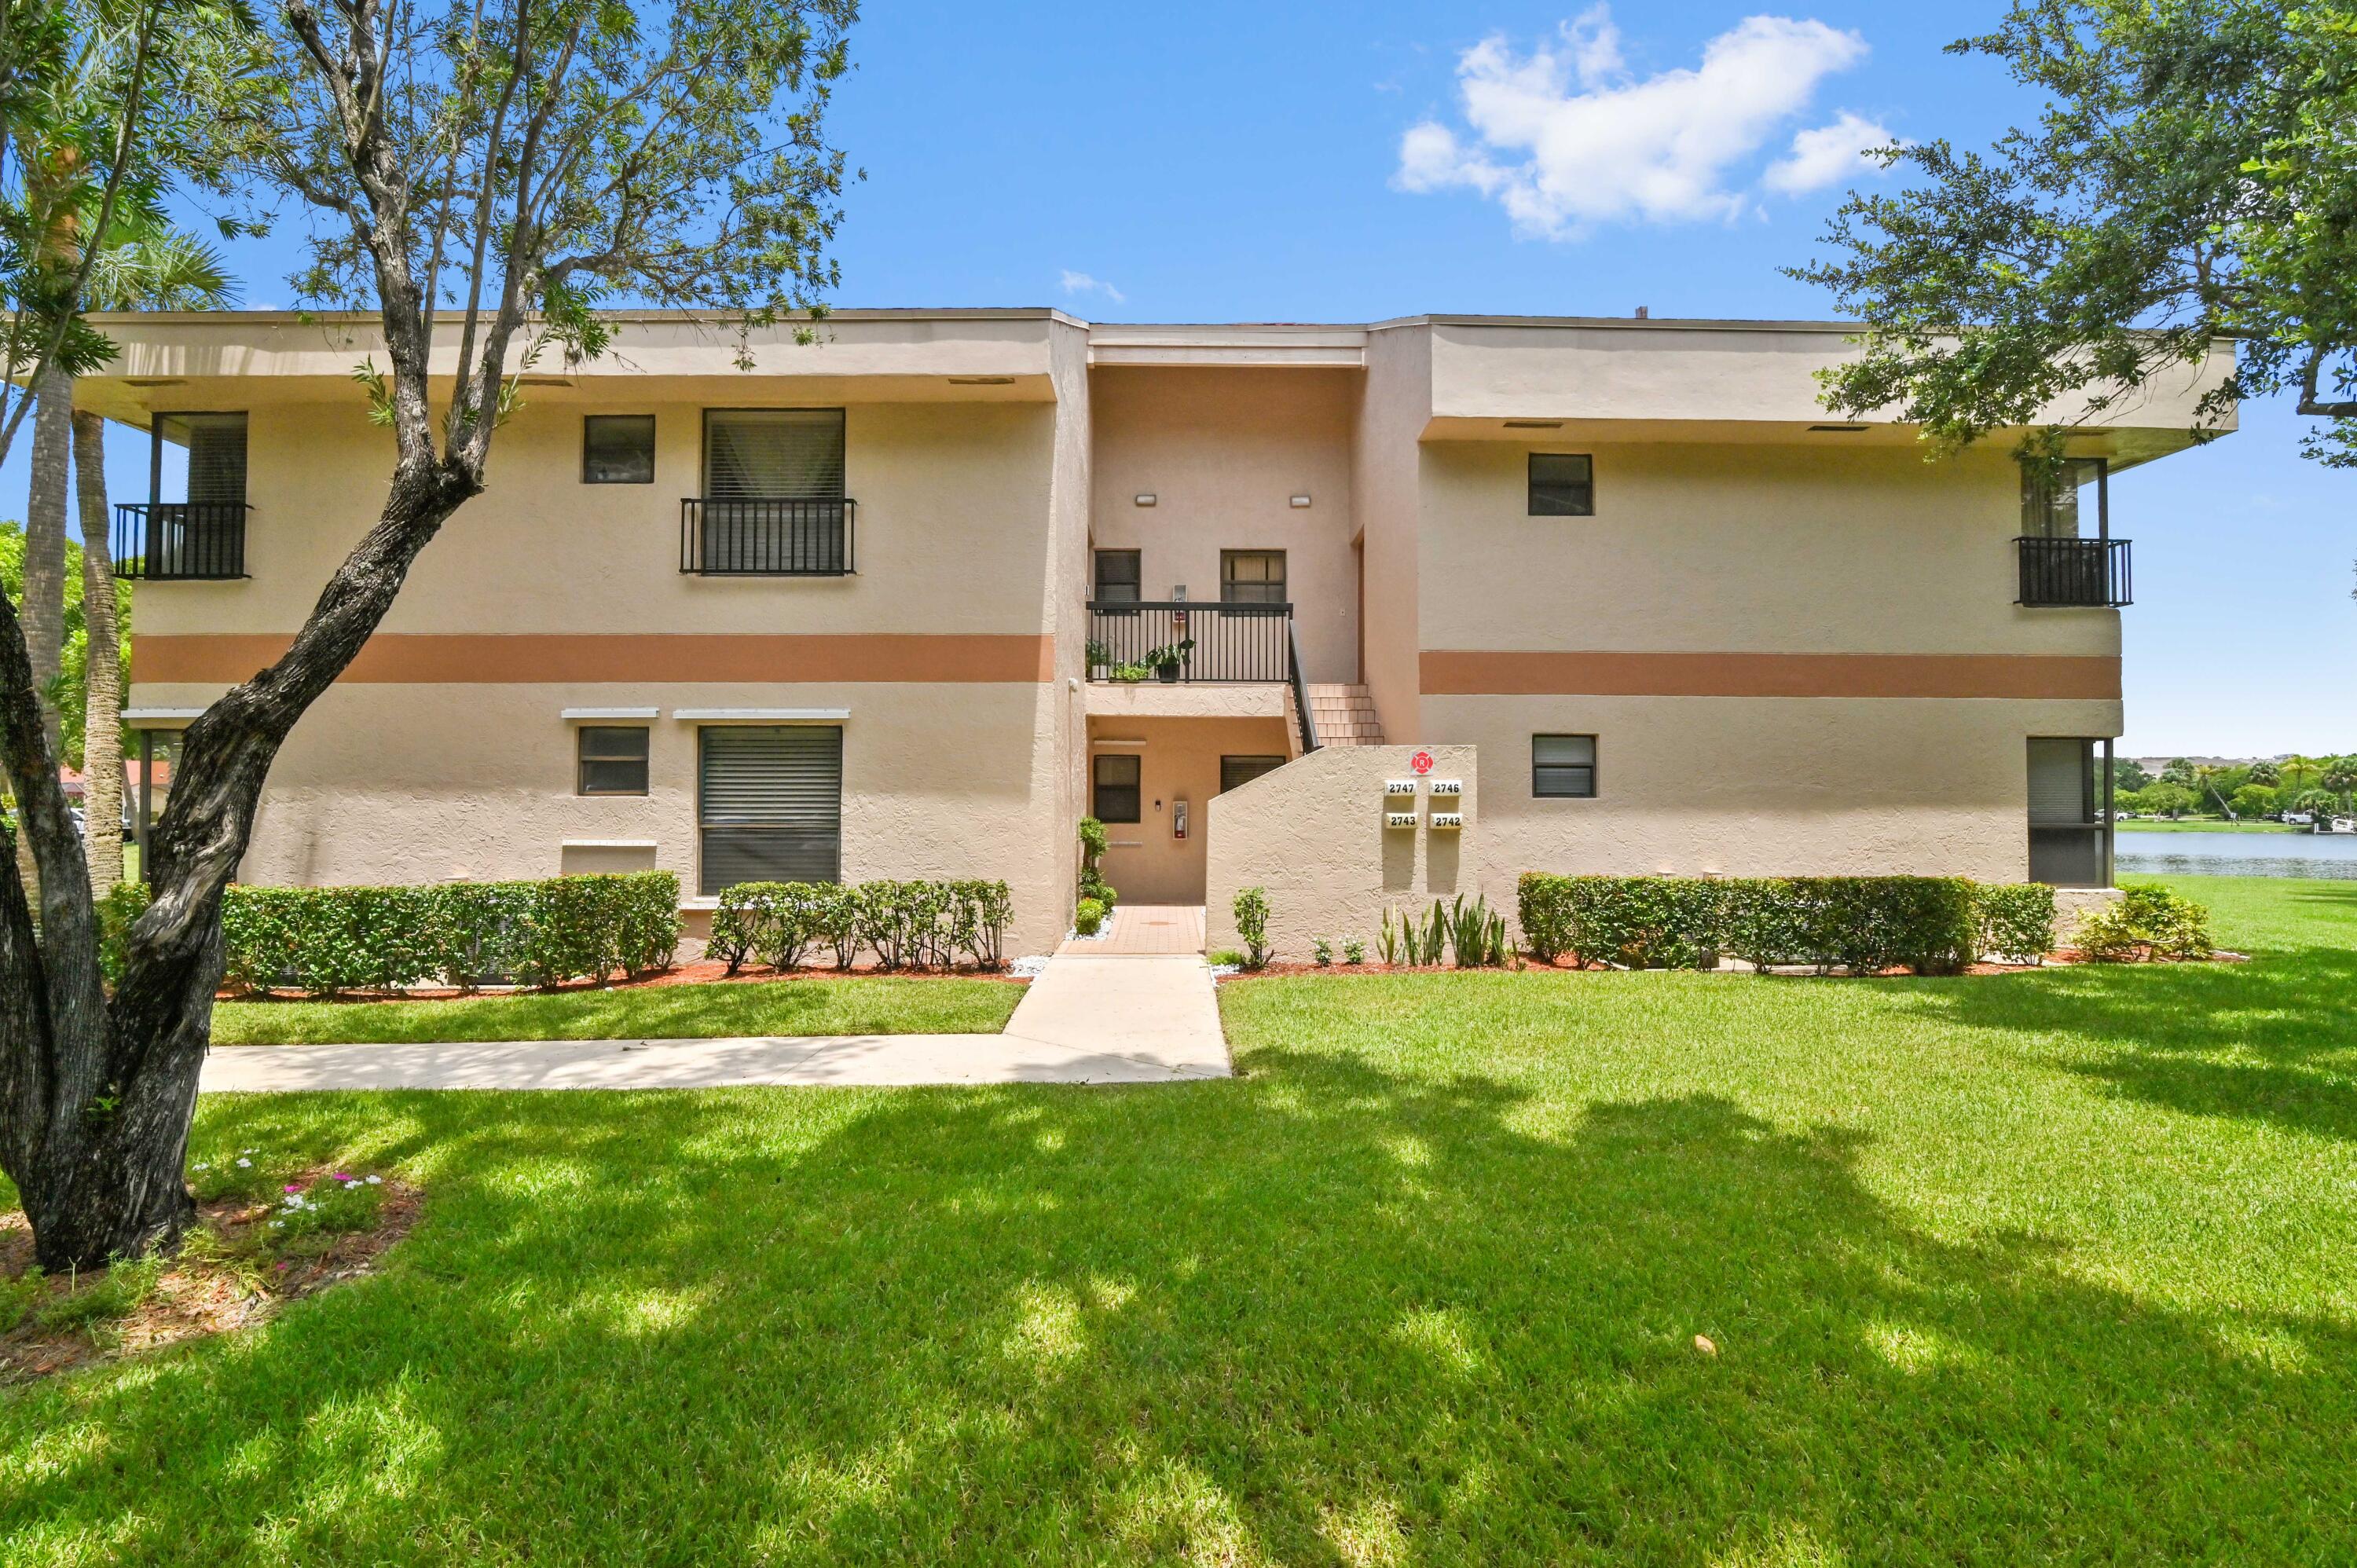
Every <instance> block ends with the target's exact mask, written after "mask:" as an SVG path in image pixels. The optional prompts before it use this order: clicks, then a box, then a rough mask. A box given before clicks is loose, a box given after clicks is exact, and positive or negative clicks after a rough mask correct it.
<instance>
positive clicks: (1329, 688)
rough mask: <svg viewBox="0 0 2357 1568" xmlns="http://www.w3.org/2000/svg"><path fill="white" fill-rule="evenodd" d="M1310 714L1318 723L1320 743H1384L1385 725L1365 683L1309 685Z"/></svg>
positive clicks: (1332, 744) (1357, 744)
mask: <svg viewBox="0 0 2357 1568" xmlns="http://www.w3.org/2000/svg"><path fill="white" fill-rule="evenodd" d="M1309 716H1310V718H1311V719H1312V720H1313V721H1314V722H1315V723H1316V725H1317V726H1318V745H1320V746H1381V745H1383V725H1382V723H1381V722H1380V721H1378V720H1377V719H1376V717H1375V704H1374V702H1373V700H1372V698H1370V697H1369V696H1368V695H1367V689H1366V688H1365V687H1364V686H1356V685H1352V686H1344V685H1333V684H1329V685H1320V684H1318V683H1316V682H1312V683H1311V685H1310V687H1309Z"/></svg>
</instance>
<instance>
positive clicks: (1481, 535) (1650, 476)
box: [1418, 433, 2134, 655]
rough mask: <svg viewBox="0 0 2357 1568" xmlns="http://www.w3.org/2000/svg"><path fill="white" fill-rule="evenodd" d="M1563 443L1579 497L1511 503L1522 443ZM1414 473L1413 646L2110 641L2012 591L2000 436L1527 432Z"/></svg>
mask: <svg viewBox="0 0 2357 1568" xmlns="http://www.w3.org/2000/svg"><path fill="white" fill-rule="evenodd" d="M1518 434H1519V435H1532V434H1535V433H1518ZM1824 439H1825V440H1826V441H1827V442H1829V443H1834V442H1838V441H1839V440H1840V437H1838V436H1827V437H1825V438H1824ZM1566 450H1569V451H1586V452H1590V453H1592V454H1593V456H1594V457H1595V472H1596V515H1595V516H1593V517H1532V516H1529V515H1528V507H1529V499H1528V463H1529V456H1528V454H1529V453H1530V452H1532V451H1566ZM1423 472H1424V491H1423V493H1424V528H1423V531H1422V532H1421V535H1420V537H1419V541H1418V543H1419V560H1420V564H1421V568H1422V570H1421V580H1420V583H1419V590H1418V596H1419V606H1418V607H1419V622H1420V627H1421V631H1422V637H1423V646H1424V647H1426V648H1434V649H1512V650H1531V649H1579V650H1604V649H1615V650H1617V649H1626V650H1697V651H1706V652H1736V651H1740V652H1771V651H1793V652H1870V653H2006V654H2081V655H2116V654H2117V653H2118V652H2119V647H2120V644H2119V614H2118V612H2117V611H2114V610H2080V609H2062V610H2058V609H2024V608H2021V607H2018V606H2017V605H2015V604H2014V602H2013V600H2014V596H2015V593H2016V591H2017V587H2018V564H2017V557H2016V553H2015V547H2014V544H2013V540H2014V537H2015V536H2016V535H2017V534H2018V533H2019V532H2021V529H2020V520H2021V502H2020V479H2019V477H2018V469H2017V467H2015V465H2014V463H2013V461H2012V459H2011V457H2010V456H2008V455H2007V454H2006V453H2004V452H2000V451H1996V450H1990V449H1979V450H1975V451H1972V452H1969V453H1967V454H1965V455H1964V456H1961V457H1958V458H1954V459H1952V460H1945V461H1937V462H1927V461H1925V460H1924V458H1923V457H1922V456H1921V455H1920V454H1918V453H1916V452H1912V451H1908V450H1903V449H1888V448H1873V449H1866V450H1846V449H1844V448H1842V447H1840V446H1826V447H1824V448H1823V449H1819V448H1814V447H1795V446H1650V445H1643V446H1604V445H1598V444H1594V443H1580V444H1572V443H1566V442H1563V441H1561V440H1558V439H1553V438H1549V437H1547V436H1545V435H1538V436H1537V438H1536V439H1525V440H1521V441H1516V442H1513V443H1503V442H1466V441H1449V442H1428V443H1426V445H1425V447H1424V464H1423ZM2113 514H2114V515H2113V528H2114V531H2115V532H2117V533H2120V534H2131V533H2133V532H2134V530H2133V528H2132V526H2129V523H2130V520H2128V519H2126V518H2124V517H2122V516H2121V515H2120V509H2119V508H2117V507H2115V508H2114V509H2113Z"/></svg>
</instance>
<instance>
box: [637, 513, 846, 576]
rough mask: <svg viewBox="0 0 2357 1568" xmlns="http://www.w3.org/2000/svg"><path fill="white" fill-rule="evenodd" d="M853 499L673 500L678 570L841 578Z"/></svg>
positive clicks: (725, 574) (704, 574)
mask: <svg viewBox="0 0 2357 1568" xmlns="http://www.w3.org/2000/svg"><path fill="white" fill-rule="evenodd" d="M856 510H857V507H856V503H855V502H852V501H848V500H838V499H808V498H798V497H796V498H790V497H783V496H775V497H758V498H754V499H730V500H722V499H715V498H709V497H703V496H688V497H686V498H684V499H682V500H681V501H680V503H679V569H680V570H681V571H683V572H692V573H694V574H696V575H700V576H705V577H846V576H849V575H851V574H852V572H853V571H854V570H855V567H854V565H853V561H852V552H851V532H852V518H853V514H854V513H855V512H856Z"/></svg>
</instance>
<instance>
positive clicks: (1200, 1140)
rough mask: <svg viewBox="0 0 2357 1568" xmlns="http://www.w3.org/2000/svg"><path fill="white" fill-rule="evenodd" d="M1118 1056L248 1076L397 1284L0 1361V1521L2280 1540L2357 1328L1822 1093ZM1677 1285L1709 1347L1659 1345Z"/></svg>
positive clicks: (667, 1537)
mask: <svg viewBox="0 0 2357 1568" xmlns="http://www.w3.org/2000/svg"><path fill="white" fill-rule="evenodd" d="M1253 1068H1254V1073H1253V1075H1252V1076H1251V1077H1250V1078H1247V1079H1240V1080H1236V1081H1232V1082H1227V1083H1215V1084H1202V1085H1189V1086H1179V1087H1172V1088H1167V1089H1153V1090H1039V1089H1031V1090H1014V1089H1009V1090H983V1091H941V1090H920V1091H904V1092H899V1093H849V1092H823V1091H822V1092H813V1091H791V1090H789V1091H767V1092H764V1091H748V1092H736V1093H707V1094H668V1095H646V1094H640V1095H609V1094H587V1093H565V1094H543V1095H537V1096H533V1095H513V1096H492V1095H470V1094H444V1095H422V1094H413V1095H388V1096H381V1097H362V1096H336V1097H328V1096H319V1097H285V1098H277V1099H269V1100H259V1101H238V1102H231V1103H222V1102H219V1101H211V1102H208V1104H207V1106H206V1112H205V1114H206V1120H207V1123H208V1129H207V1131H208V1135H209V1136H214V1137H224V1138H228V1139H231V1140H234V1139H239V1138H242V1139H243V1140H245V1141H246V1142H248V1143H252V1144H263V1145H264V1146H267V1147H272V1148H281V1147H284V1148H297V1149H305V1150H311V1151H314V1152H317V1153H319V1154H322V1155H333V1154H339V1153H342V1152H345V1151H363V1152H367V1153H370V1154H371V1155H375V1156H377V1157H381V1158H384V1159H388V1160H402V1161H406V1162H408V1164H409V1165H410V1166H411V1167H413V1168H416V1169H418V1170H419V1171H420V1173H421V1174H423V1175H425V1176H427V1178H428V1179H429V1181H430V1182H431V1184H432V1198H431V1202H430V1206H429V1208H428V1211H427V1214H426V1217H425V1221H424V1222H423V1223H422V1224H421V1225H420V1227H419V1229H418V1230H417V1231H416V1232H415V1233H414V1236H413V1237H412V1238H411V1240H410V1241H409V1242H407V1243H405V1244H404V1250H403V1251H402V1252H401V1253H399V1254H397V1255H396V1262H395V1266H394V1267H393V1269H392V1270H391V1271H390V1272H389V1273H388V1274H387V1275H386V1276H385V1277H383V1278H381V1279H377V1280H373V1281H369V1282H364V1283H361V1284H358V1285H355V1286H352V1287H350V1288H348V1289H346V1290H343V1291H340V1292H338V1293H335V1294H330V1295H328V1296H325V1297H321V1298H318V1299H317V1300H314V1301H312V1302H308V1303H306V1304H303V1305H300V1306H299V1307H297V1308H296V1309H295V1310H293V1311H290V1312H289V1313H288V1314H287V1315H286V1316H285V1317H284V1318H283V1319H282V1320H281V1321H280V1322H278V1323H277V1324H276V1325H274V1326H272V1327H270V1328H269V1329H268V1330H266V1331H264V1332H263V1333H260V1334H257V1335H253V1336H251V1337H245V1338H243V1339H241V1340H237V1341H232V1342H223V1343H217V1344H214V1345H210V1346H206V1347H201V1348H196V1349H194V1350H193V1351H191V1352H188V1353H184V1354H181V1355H178V1356H174V1357H171V1358H168V1359H164V1360H162V1361H160V1362H157V1363H155V1364H153V1365H151V1366H148V1367H146V1368H144V1369H123V1370H116V1371H112V1372H108V1373H103V1374H101V1375H98V1376H94V1377H88V1378H83V1379H81V1380H75V1381H73V1382H70V1383H67V1384H63V1385H59V1386H55V1387H51V1388H47V1389H42V1390H39V1391H33V1392H31V1393H29V1394H27V1395H23V1396H20V1397H19V1398H18V1399H16V1401H15V1402H13V1403H12V1404H10V1405H8V1406H6V1407H5V1408H0V1476H5V1477H6V1479H5V1485H0V1529H5V1532H6V1534H5V1536H0V1540H6V1541H9V1542H10V1551H9V1552H8V1553H6V1554H7V1555H11V1556H13V1557H16V1558H21V1559H24V1560H28V1561H38V1560H40V1559H41V1558H42V1557H44V1556H45V1555H48V1554H51V1553H52V1552H54V1554H56V1555H59V1556H64V1555H67V1554H68V1553H67V1552H66V1551H65V1547H66V1545H67V1544H68V1543H72V1544H73V1545H74V1546H75V1548H76V1549H77V1550H79V1551H80V1552H82V1553H85V1554H88V1555H115V1556H122V1557H142V1556H156V1557H167V1558H178V1559H182V1560H188V1561H198V1560H202V1561H221V1560H231V1559H251V1560H263V1561H278V1560H284V1561H289V1562H295V1561H300V1562H303V1563H339V1562H363V1561H365V1562H371V1563H383V1562H408V1561H416V1562H436V1561H447V1560H449V1559H450V1558H452V1557H454V1556H456V1555H457V1554H460V1553H464V1554H465V1555H466V1556H468V1557H469V1558H471V1559H475V1560H480V1561H486V1562H504V1561H519V1560H522V1559H524V1558H526V1557H529V1558H531V1559H532V1560H533V1561H534V1562H539V1563H547V1562H560V1563H573V1562H580V1563H590V1562H597V1563H612V1562H621V1561H630V1562H678V1563H688V1562H727V1563H744V1562H788V1561H811V1562H885V1561H889V1562H911V1561H927V1562H930V1561H974V1562H995V1561H1006V1560H1035V1559H1036V1560H1042V1561H1063V1560H1071V1559H1077V1558H1087V1559H1097V1560H1117V1561H1135V1562H1167V1561H1176V1560H1189V1559H1210V1560H1217V1561H1237V1562H1257V1561H1303V1562H1321V1561H1327V1562H1346V1561H1371V1560H1372V1561H1385V1560H1415V1561H1432V1562H1495V1561H1504V1560H1519V1561H1576V1560H1580V1559H1592V1558H1602V1557H1631V1558H1639V1559H1648V1560H1652V1559H1666V1560H1680V1561H1694V1560H1700V1559H1703V1558H1713V1559H1725V1558H1738V1559H1745V1560H1749V1559H1751V1558H1755V1557H1763V1558H1777V1559H1780V1560H1781V1559H1809V1558H1812V1557H1814V1556H1818V1555H1822V1556H1824V1557H1825V1558H1830V1559H1838V1560H1841V1561H1847V1562H1858V1563H1867V1562H1873V1563H1885V1562H1907V1561H1922V1562H1932V1561H1937V1562H1941V1563H1954V1562H1960V1561H1964V1562H1973V1561H1982V1562H2004V1563H2018V1562H2024V1561H2033V1560H2036V1561H2052V1560H2073V1559H2084V1560H2097V1559H2101V1560H2106V1561H2119V1560H2144V1561H2158V1560H2164V1559H2184V1558H2199V1557H2212V1556H2218V1555H2227V1556H2245V1557H2250V1558H2254V1559H2258V1560H2276V1561H2288V1560H2308V1561H2317V1560H2325V1559H2330V1558H2332V1557H2335V1556H2339V1555H2345V1552H2346V1551H2347V1549H2349V1548H2350V1546H2351V1545H2352V1542H2351V1541H2350V1540H2349V1539H2348V1537H2347V1535H2346V1533H2345V1532H2346V1531H2348V1530H2350V1528H2351V1526H2350V1522H2349V1521H2350V1519H2351V1509H2352V1498H2357V1483H2352V1481H2351V1479H2350V1478H2349V1477H2348V1476H2347V1474H2346V1466H2345V1465H2344V1464H2343V1463H2342V1460H2343V1459H2344V1457H2345V1455H2344V1453H2343V1444H2344V1442H2345V1438H2346V1433H2347V1431H2348V1429H2349V1423H2350V1422H2351V1421H2352V1418H2357V1382H2352V1379H2357V1373H2352V1366H2357V1361H2352V1354H2351V1352H2352V1350H2357V1344H2352V1334H2351V1331H2350V1329H2349V1328H2348V1326H2346V1325H2344V1324H2341V1323H2338V1322H2333V1321H2329V1320H2325V1319H2322V1318H2305V1317H2282V1316H2276V1317H2259V1316H2249V1315H2238V1314H2228V1313H2225V1312H2223V1311H2222V1312H2221V1313H2220V1314H2218V1315H2216V1316H2197V1315H2190V1314H2184V1313H2172V1312H2169V1311H2164V1310H2160V1309H2158V1308H2155V1307H2152V1306H2149V1305H2142V1304H2140V1303H2138V1302H2137V1301H2136V1300H2134V1299H2132V1298H2130V1297H2129V1296H2127V1295H2126V1294H2119V1293H2116V1292H2114V1291H2111V1290H2107V1289H2104V1288H2102V1287H2100V1286H2097V1285H2095V1284H2093V1283H2088V1282H2086V1281H2083V1280H2081V1279H2077V1278H2074V1277H2072V1275H2071V1274H2070V1273H2068V1271H2067V1266H2066V1265H2067V1260H2065V1259H2061V1258H2058V1257H2055V1256H2053V1255H2051V1251H2050V1249H2049V1248H2047V1247H2045V1246H2043V1245H2041V1244H2040V1243H2038V1242H2035V1241H2034V1240H2029V1239H2019V1238H2015V1239H2002V1238H2001V1239H1997V1240H1989V1241H1986V1242H1985V1243H1983V1244H1979V1245H1974V1246H1958V1245H1953V1244H1949V1243H1945V1242H1943V1241H1940V1240H1934V1239H1932V1238H1930V1237H1927V1236H1925V1235H1924V1234H1922V1233H1921V1232H1920V1231H1918V1230H1914V1229H1912V1228H1910V1225H1909V1224H1908V1223H1906V1222H1905V1220H1904V1219H1903V1218H1902V1217H1901V1216H1900V1214H1899V1213H1897V1212H1896V1211H1894V1210H1892V1209H1891V1208H1889V1207H1888V1206H1886V1205H1885V1204H1884V1203H1882V1202H1881V1201H1880V1200H1879V1199H1878V1198H1877V1197H1875V1196H1874V1195H1873V1194H1872V1193H1871V1192H1869V1191H1868V1190H1867V1188H1866V1187H1865V1186H1864V1185H1862V1183H1861V1182H1860V1181H1859V1179H1858V1177H1857V1175H1856V1174H1855V1171H1854V1168H1853V1165H1854V1161H1855V1160H1856V1158H1857V1153H1858V1145H1859V1135H1858V1134H1856V1133H1842V1132H1835V1131H1829V1130H1818V1131H1803V1132H1799V1133H1793V1132H1786V1131H1780V1130H1778V1129H1776V1128H1774V1127H1772V1126H1770V1125H1769V1124H1767V1123H1764V1122H1760V1121H1758V1120H1756V1119H1754V1118H1752V1117H1750V1116H1749V1115H1747V1114H1745V1113H1744V1112H1741V1111H1740V1110H1738V1108H1737V1107H1736V1106H1734V1105H1733V1104H1732V1103H1731V1102H1729V1101H1726V1100H1723V1099H1719V1098H1716V1097H1712V1096H1707V1095H1689V1096H1684V1097H1680V1098H1670V1099H1656V1100H1649V1101H1641V1102H1635V1103H1621V1104H1598V1105H1594V1106H1591V1107H1589V1108H1587V1111H1586V1112H1585V1114H1584V1115H1583V1116H1581V1117H1580V1118H1579V1119H1578V1120H1577V1122H1575V1123H1574V1124H1573V1125H1572V1126H1571V1128H1570V1130H1569V1131H1567V1132H1566V1133H1564V1134H1563V1135H1561V1136H1560V1137H1540V1136H1534V1135H1533V1134H1531V1133H1527V1132H1524V1131H1522V1130H1519V1129H1518V1127H1517V1125H1516V1122H1517V1121H1518V1119H1520V1113H1521V1112H1523V1110H1524V1109H1525V1101H1524V1097H1523V1094H1522V1093H1521V1092H1520V1091H1519V1090H1514V1089H1512V1088H1510V1087H1508V1086H1505V1085H1501V1084H1500V1083H1497V1082H1494V1081H1491V1080H1489V1079H1482V1078H1479V1077H1448V1078H1443V1077H1416V1076H1412V1075H1405V1074H1398V1073H1392V1072H1387V1071H1384V1070H1382V1069H1377V1068H1374V1067H1372V1066H1370V1065H1369V1064H1368V1063H1367V1062H1365V1061H1364V1060H1363V1059H1361V1058H1356V1057H1351V1056H1348V1055H1311V1054H1305V1053H1294V1052H1288V1051H1285V1050H1275V1049H1266V1048H1264V1049H1262V1050H1259V1051H1256V1052H1255V1053H1254V1057H1253ZM1696 1334H1705V1335H1707V1336H1709V1337H1710V1338H1711V1339H1713V1340H1714V1341H1715V1342H1716V1344H1717V1348H1718V1350H1717V1355H1716V1356H1709V1355H1706V1354H1703V1353H1701V1352H1700V1351H1698V1350H1697V1348H1695V1340H1694V1337H1695V1335H1696Z"/></svg>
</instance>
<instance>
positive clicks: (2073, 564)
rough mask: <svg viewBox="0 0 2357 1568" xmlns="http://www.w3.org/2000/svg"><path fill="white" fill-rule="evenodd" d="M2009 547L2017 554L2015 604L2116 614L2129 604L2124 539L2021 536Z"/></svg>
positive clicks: (2131, 597) (2132, 601) (2130, 595)
mask: <svg viewBox="0 0 2357 1568" xmlns="http://www.w3.org/2000/svg"><path fill="white" fill-rule="evenodd" d="M2014 544H2015V545H2016V546H2017V547H2018V549H2019V551H2020V553H2021V596H2020V597H2019V598H2018V599H2017V600H2015V601H2014V602H2015V603H2017V604H2022V605H2032V606H2041V607H2082V608H2089V607H2111V608H2116V607H2119V606H2121V605H2126V604H2133V603H2134V602H2135V595H2134V594H2133V593H2131V592H2130V585H2129V582H2128V542H2127V541H2126V540H2125V539H2041V538H2039V537H2037V536H2036V535H2030V534H2026V535H2024V536H2023V537H2021V538H2019V539H2017V540H2015V541H2014Z"/></svg>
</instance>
